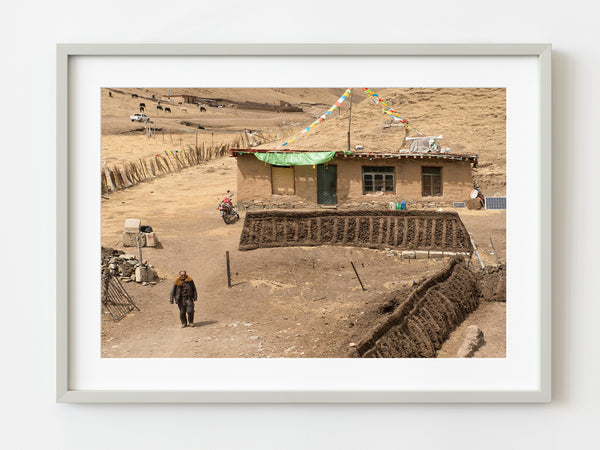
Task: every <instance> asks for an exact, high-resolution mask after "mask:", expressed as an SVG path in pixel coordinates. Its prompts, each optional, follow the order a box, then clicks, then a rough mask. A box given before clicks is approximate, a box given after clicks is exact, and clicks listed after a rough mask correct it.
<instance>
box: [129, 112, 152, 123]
mask: <svg viewBox="0 0 600 450" xmlns="http://www.w3.org/2000/svg"><path fill="white" fill-rule="evenodd" d="M129 118H130V119H131V121H132V122H149V121H150V117H148V116H147V115H146V114H141V113H135V114H133V115H131V116H129Z"/></svg>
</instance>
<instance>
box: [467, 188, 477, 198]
mask: <svg viewBox="0 0 600 450" xmlns="http://www.w3.org/2000/svg"><path fill="white" fill-rule="evenodd" d="M478 196H479V192H478V191H477V189H473V190H472V191H471V194H469V197H471V198H473V199H475V198H477V197H478Z"/></svg>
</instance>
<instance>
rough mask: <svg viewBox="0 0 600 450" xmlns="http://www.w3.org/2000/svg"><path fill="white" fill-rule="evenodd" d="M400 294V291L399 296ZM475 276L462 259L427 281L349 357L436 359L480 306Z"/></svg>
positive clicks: (362, 341)
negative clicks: (453, 334)
mask: <svg viewBox="0 0 600 450" xmlns="http://www.w3.org/2000/svg"><path fill="white" fill-rule="evenodd" d="M398 295H402V294H400V291H399V292H398ZM479 298H480V290H479V284H478V281H477V278H476V275H475V274H474V273H473V272H472V271H471V270H469V269H468V268H467V266H466V263H465V262H464V261H463V260H462V259H461V258H454V259H452V260H451V261H450V262H449V263H448V265H447V266H446V267H445V268H444V269H443V270H441V271H440V272H438V273H437V274H435V275H434V276H433V277H431V278H429V279H427V280H425V281H424V282H423V283H421V285H419V286H418V287H417V288H416V289H415V290H414V291H412V293H411V294H409V296H408V297H407V298H406V299H405V300H403V299H398V301H399V305H398V307H397V308H396V309H395V310H394V311H393V312H392V313H391V314H390V315H389V316H388V317H387V318H386V319H384V321H383V322H382V323H380V324H378V325H377V326H376V327H375V328H374V329H373V330H372V331H371V332H370V333H369V334H368V335H367V336H366V337H365V338H364V339H362V340H361V342H360V343H359V344H358V345H357V346H356V347H353V348H352V350H351V352H350V355H349V356H351V357H356V358H431V357H435V356H436V353H437V351H438V350H439V349H440V347H441V346H442V343H443V342H444V341H445V340H446V339H447V338H448V336H449V335H450V333H451V332H452V331H453V330H454V329H455V328H456V327H457V326H458V325H459V324H460V323H461V322H462V321H463V320H464V319H465V318H466V317H467V315H468V314H469V313H471V312H472V311H474V310H475V309H476V308H477V306H478V305H479Z"/></svg>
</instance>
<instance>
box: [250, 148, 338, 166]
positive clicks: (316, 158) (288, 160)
mask: <svg viewBox="0 0 600 450" xmlns="http://www.w3.org/2000/svg"><path fill="white" fill-rule="evenodd" d="M254 156H256V157H257V158H258V159H260V160H261V161H263V162H266V163H268V164H273V165H274V166H315V165H317V164H324V163H326V162H329V161H331V160H332V159H333V157H334V156H335V151H333V152H310V153H255V154H254Z"/></svg>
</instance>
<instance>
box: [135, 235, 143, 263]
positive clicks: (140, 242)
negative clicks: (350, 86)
mask: <svg viewBox="0 0 600 450" xmlns="http://www.w3.org/2000/svg"><path fill="white" fill-rule="evenodd" d="M136 238H137V239H136V240H137V248H138V256H139V258H140V259H139V261H140V266H141V265H142V239H141V238H140V235H139V234H138V235H137V236H136Z"/></svg>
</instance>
